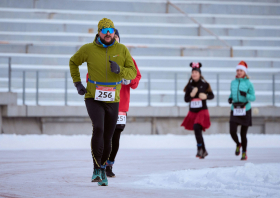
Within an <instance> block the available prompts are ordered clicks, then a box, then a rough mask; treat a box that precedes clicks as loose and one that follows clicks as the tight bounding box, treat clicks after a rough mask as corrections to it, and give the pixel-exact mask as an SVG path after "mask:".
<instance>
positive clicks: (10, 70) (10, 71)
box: [8, 57, 12, 92]
mask: <svg viewBox="0 0 280 198" xmlns="http://www.w3.org/2000/svg"><path fill="white" fill-rule="evenodd" d="M8 73H9V85H8V89H9V92H11V91H12V59H11V57H9V65H8Z"/></svg>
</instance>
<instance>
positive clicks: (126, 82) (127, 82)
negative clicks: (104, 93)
mask: <svg viewBox="0 0 280 198" xmlns="http://www.w3.org/2000/svg"><path fill="white" fill-rule="evenodd" d="M130 83H131V80H126V79H122V84H123V85H129V84H130Z"/></svg>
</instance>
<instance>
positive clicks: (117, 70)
mask: <svg viewBox="0 0 280 198" xmlns="http://www.w3.org/2000/svg"><path fill="white" fill-rule="evenodd" d="M109 62H110V63H111V65H110V67H111V72H114V73H116V74H119V73H120V66H119V65H118V64H117V63H116V62H114V61H111V60H110V56H109Z"/></svg>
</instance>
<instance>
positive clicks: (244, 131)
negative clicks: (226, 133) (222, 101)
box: [230, 122, 249, 152]
mask: <svg viewBox="0 0 280 198" xmlns="http://www.w3.org/2000/svg"><path fill="white" fill-rule="evenodd" d="M238 125H239V124H238V123H236V122H230V135H231V137H232V139H233V141H234V142H235V143H236V145H239V144H240V142H239V140H238V136H237V126H238ZM248 128H249V127H248V126H243V125H242V126H241V132H240V134H241V145H242V151H243V152H246V151H247V131H248Z"/></svg>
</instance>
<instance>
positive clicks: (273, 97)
mask: <svg viewBox="0 0 280 198" xmlns="http://www.w3.org/2000/svg"><path fill="white" fill-rule="evenodd" d="M272 105H273V106H275V74H273V75H272Z"/></svg>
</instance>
